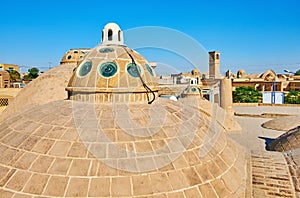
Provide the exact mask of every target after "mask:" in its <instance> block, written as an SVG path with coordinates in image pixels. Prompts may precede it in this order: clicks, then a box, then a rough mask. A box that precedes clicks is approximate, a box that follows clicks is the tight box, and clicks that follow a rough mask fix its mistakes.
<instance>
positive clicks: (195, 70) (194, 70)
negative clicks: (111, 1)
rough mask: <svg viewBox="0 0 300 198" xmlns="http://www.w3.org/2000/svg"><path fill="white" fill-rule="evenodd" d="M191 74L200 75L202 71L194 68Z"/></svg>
mask: <svg viewBox="0 0 300 198" xmlns="http://www.w3.org/2000/svg"><path fill="white" fill-rule="evenodd" d="M191 74H192V75H194V76H200V75H201V73H200V71H199V70H198V69H193V70H192V71H191Z"/></svg>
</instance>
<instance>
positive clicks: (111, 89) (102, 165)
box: [0, 24, 247, 198]
mask: <svg viewBox="0 0 300 198" xmlns="http://www.w3.org/2000/svg"><path fill="white" fill-rule="evenodd" d="M110 27H111V28H110ZM110 30H111V31H112V32H110ZM115 30H117V31H115ZM105 31H108V32H106V33H105ZM119 33H120V32H119V30H118V26H115V25H112V24H110V25H107V26H105V29H104V39H103V43H102V44H101V45H99V46H97V47H96V48H94V49H93V50H92V51H91V52H90V53H89V54H88V55H87V56H86V57H85V58H84V60H83V61H82V62H81V63H80V65H79V66H78V67H77V69H76V70H75V71H74V73H73V76H72V78H71V79H70V81H69V85H68V87H67V91H68V98H69V100H58V101H53V102H49V103H47V104H44V105H40V106H37V107H34V108H31V109H28V110H27V111H24V112H21V113H19V114H18V115H14V116H11V117H10V118H9V119H7V120H5V121H4V122H2V123H1V124H0V152H1V155H0V197H5V196H7V197H32V196H35V197H150V198H157V197H164V198H171V197H197V198H198V197H245V196H246V179H247V173H246V160H245V152H244V150H243V149H242V148H241V147H240V146H238V145H237V144H236V143H235V142H233V141H232V140H231V139H229V138H228V137H227V135H226V134H225V133H224V132H223V128H222V126H221V125H220V124H218V123H217V121H216V120H214V118H211V117H209V116H208V114H206V113H205V110H203V109H202V108H201V107H200V104H201V103H200V102H199V98H198V95H199V94H194V92H196V91H197V90H194V89H193V90H194V92H193V90H191V91H192V92H193V93H190V96H191V97H188V99H189V102H188V103H189V104H186V103H183V102H180V100H179V101H176V102H175V101H171V100H169V99H164V98H157V97H155V96H156V93H157V90H158V89H159V88H158V87H157V86H156V82H155V79H154V77H153V76H154V74H153V73H152V72H153V71H152V70H148V67H147V61H146V60H145V59H144V58H143V57H142V56H141V55H139V54H138V53H136V52H134V51H133V50H130V49H129V48H127V47H125V46H124V45H123V43H122V41H123V38H122V34H119ZM115 34H117V35H120V36H116V35H115ZM105 35H108V36H111V38H105ZM114 39H117V40H116V42H115V43H114V42H113V41H114ZM106 41H107V42H106ZM150 69H151V68H150ZM153 93H154V94H153ZM149 94H153V95H152V97H153V98H150V96H149ZM193 95H195V97H192V96H193ZM149 98H150V99H151V101H150V102H149ZM193 98H194V100H193ZM154 99H155V100H154ZM146 101H148V103H146ZM190 103H192V104H193V105H190ZM16 120H17V122H16Z"/></svg>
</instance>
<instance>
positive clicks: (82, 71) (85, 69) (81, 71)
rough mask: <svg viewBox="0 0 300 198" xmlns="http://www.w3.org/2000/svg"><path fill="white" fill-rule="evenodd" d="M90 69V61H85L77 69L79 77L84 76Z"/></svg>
mask: <svg viewBox="0 0 300 198" xmlns="http://www.w3.org/2000/svg"><path fill="white" fill-rule="evenodd" d="M91 69H92V62H91V61H87V62H85V63H84V64H83V65H81V67H80V68H79V72H78V74H79V76H81V77H82V76H85V75H87V74H88V73H89V72H90V71H91Z"/></svg>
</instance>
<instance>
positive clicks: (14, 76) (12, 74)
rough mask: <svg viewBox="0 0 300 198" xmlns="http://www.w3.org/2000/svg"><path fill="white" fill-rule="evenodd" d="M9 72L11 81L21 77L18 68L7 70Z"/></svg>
mask: <svg viewBox="0 0 300 198" xmlns="http://www.w3.org/2000/svg"><path fill="white" fill-rule="evenodd" d="M7 71H8V73H9V78H10V81H11V82H16V81H19V80H20V79H21V75H20V73H19V72H17V71H16V70H7Z"/></svg>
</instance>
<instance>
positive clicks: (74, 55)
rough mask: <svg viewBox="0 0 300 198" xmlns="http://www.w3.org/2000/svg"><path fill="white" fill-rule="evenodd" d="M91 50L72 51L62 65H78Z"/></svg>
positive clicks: (62, 60)
mask: <svg viewBox="0 0 300 198" xmlns="http://www.w3.org/2000/svg"><path fill="white" fill-rule="evenodd" d="M90 50H91V49H90V48H76V49H70V50H69V51H67V52H66V53H65V54H64V56H63V57H62V59H61V61H60V64H61V65H64V64H77V63H78V61H80V60H81V59H83V58H84V57H85V56H86V55H87V54H88V53H89V52H90Z"/></svg>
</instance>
